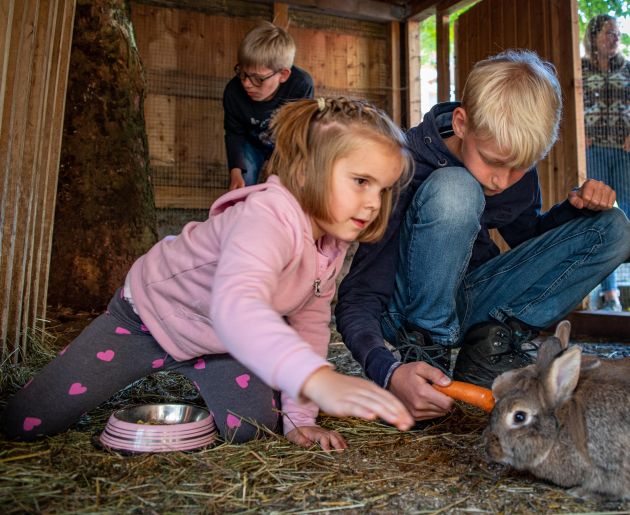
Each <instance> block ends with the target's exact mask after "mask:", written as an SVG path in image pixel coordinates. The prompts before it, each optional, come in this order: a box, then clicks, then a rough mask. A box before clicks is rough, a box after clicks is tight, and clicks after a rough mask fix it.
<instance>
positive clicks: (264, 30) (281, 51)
mask: <svg viewBox="0 0 630 515" xmlns="http://www.w3.org/2000/svg"><path fill="white" fill-rule="evenodd" d="M294 58H295V41H293V38H292V37H291V36H290V35H289V33H288V32H287V31H286V30H284V29H282V28H280V27H276V26H275V25H274V24H273V23H269V22H268V21H263V22H260V23H259V24H258V25H257V26H256V27H254V28H253V29H252V30H250V31H249V32H248V33H247V35H246V36H245V38H243V41H241V44H240V45H239V47H238V64H239V65H240V66H243V67H251V68H256V67H258V66H263V67H265V68H269V69H270V70H273V71H279V70H281V69H283V68H291V66H293V59H294Z"/></svg>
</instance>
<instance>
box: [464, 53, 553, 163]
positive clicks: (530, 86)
mask: <svg viewBox="0 0 630 515" xmlns="http://www.w3.org/2000/svg"><path fill="white" fill-rule="evenodd" d="M462 107H463V108H464V110H465V111H466V116H467V120H468V125H467V128H468V129H470V130H472V132H474V133H475V135H476V136H477V137H479V138H480V139H482V140H486V141H488V140H491V141H493V142H495V143H496V144H497V146H498V149H499V151H501V152H502V153H504V154H505V155H506V156H507V157H508V162H507V163H506V165H509V166H511V167H513V168H515V169H529V168H531V167H532V166H534V165H535V164H536V163H537V162H538V161H540V160H541V159H543V158H544V157H545V156H546V155H547V153H548V152H549V150H550V149H551V147H552V146H553V144H554V143H555V142H556V139H557V138H558V127H559V125H560V117H561V114H562V92H561V90H560V84H559V82H558V78H557V76H556V70H555V68H554V66H553V65H552V64H551V63H548V62H546V61H543V60H541V59H540V57H538V55H536V54H535V53H534V52H531V51H528V50H508V51H506V52H502V53H500V54H497V55H495V56H492V57H489V58H487V59H485V60H483V61H480V62H478V63H477V64H475V66H474V68H473V70H472V72H471V73H470V75H469V76H468V79H467V80H466V84H465V86H464V91H463V93H462Z"/></svg>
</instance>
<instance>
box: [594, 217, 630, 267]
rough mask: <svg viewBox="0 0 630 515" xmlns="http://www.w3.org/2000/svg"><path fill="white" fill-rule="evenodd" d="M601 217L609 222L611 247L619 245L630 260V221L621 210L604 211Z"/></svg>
mask: <svg viewBox="0 0 630 515" xmlns="http://www.w3.org/2000/svg"><path fill="white" fill-rule="evenodd" d="M600 216H601V217H603V218H605V219H607V221H608V227H609V229H608V234H609V239H610V244H611V245H619V246H620V250H621V251H622V252H625V253H626V256H627V257H626V259H627V258H630V220H628V217H627V216H626V214H625V213H624V212H623V211H622V210H621V209H619V208H616V207H614V208H612V209H609V210H607V211H602V212H601V214H600Z"/></svg>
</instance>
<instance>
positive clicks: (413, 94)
mask: <svg viewBox="0 0 630 515" xmlns="http://www.w3.org/2000/svg"><path fill="white" fill-rule="evenodd" d="M406 25H407V45H406V47H405V57H406V59H407V106H406V110H407V126H408V127H407V128H411V127H415V126H416V125H418V124H419V123H420V120H421V119H422V113H421V98H422V97H421V93H422V90H421V83H420V22H418V21H414V20H409V21H407V23H406Z"/></svg>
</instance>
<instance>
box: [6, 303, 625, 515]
mask: <svg viewBox="0 0 630 515" xmlns="http://www.w3.org/2000/svg"><path fill="white" fill-rule="evenodd" d="M62 318H63V317H62ZM88 318H89V315H87V314H83V315H77V316H68V314H66V315H65V323H62V324H57V325H54V324H53V325H51V326H49V329H48V331H50V332H49V333H45V334H42V335H37V337H36V338H34V345H36V347H37V348H36V352H34V353H33V357H32V358H30V360H29V362H28V363H26V364H24V365H22V366H19V367H15V366H11V365H9V364H6V363H5V364H3V365H2V369H1V370H0V372H2V376H1V379H0V388H1V394H0V409H1V408H2V407H3V406H4V403H5V401H6V398H7V397H8V395H10V394H11V393H12V392H14V391H15V390H16V389H17V388H18V387H19V386H20V385H21V384H24V383H25V382H26V381H27V380H28V378H29V377H30V376H31V375H32V374H33V373H34V372H35V371H36V370H37V369H38V368H40V367H41V366H42V365H43V364H44V363H46V362H47V361H49V359H50V358H51V357H52V355H54V353H55V352H56V350H57V349H60V348H63V346H65V344H66V343H67V342H68V341H69V340H70V339H71V338H72V337H73V336H74V335H75V334H76V331H77V330H78V329H80V328H81V327H83V326H84V325H85V322H86V321H87V319H88ZM334 340H336V341H338V340H339V338H338V335H335V338H334ZM330 359H331V361H333V362H334V363H335V365H336V366H337V367H338V368H339V369H341V370H343V371H344V372H346V373H350V374H354V375H359V374H360V373H361V372H360V369H359V367H358V365H357V363H356V362H354V360H352V358H351V357H350V355H349V353H348V352H347V351H346V349H345V347H344V346H343V344H341V343H333V344H332V345H331V352H330ZM178 400H185V401H187V402H192V403H200V402H201V401H200V399H199V397H198V396H197V392H196V390H195V389H194V388H193V387H192V385H190V384H189V383H188V382H187V381H186V380H184V379H183V378H181V377H180V376H178V375H176V374H167V373H158V374H155V375H154V376H153V377H150V378H147V379H144V380H142V381H138V382H136V383H134V384H133V385H131V386H130V387H128V388H127V389H125V390H124V391H122V392H120V393H119V394H118V395H117V396H116V397H114V398H112V399H111V400H110V401H109V403H108V404H107V405H105V406H102V407H100V408H99V409H97V410H94V411H93V412H90V413H89V414H87V415H86V416H84V417H83V418H82V419H81V420H80V421H79V423H78V424H77V425H76V427H75V428H74V429H72V430H70V431H67V432H66V433H64V434H61V435H58V436H55V437H51V438H46V439H43V440H41V441H38V442H36V443H16V442H9V441H6V440H4V439H2V438H1V437H0V513H3V514H7V515H8V514H18V513H20V514H21V513H77V514H87V513H116V514H118V513H138V514H145V513H146V514H152V513H159V514H162V513H247V512H264V513H304V514H306V513H334V512H340V511H344V512H349V513H379V514H380V513H550V512H554V513H560V512H562V513H568V512H572V513H594V512H599V513H603V512H607V513H630V503H625V504H623V503H610V502H608V503H597V502H594V501H581V500H578V499H574V498H572V497H570V496H569V495H567V494H566V493H565V491H564V490H563V489H561V488H557V487H555V486H553V485H550V484H547V483H544V482H542V481H539V480H537V479H535V478H533V477H531V476H529V475H527V474H521V473H518V472H516V471H513V470H511V469H508V468H506V467H502V466H498V465H488V464H487V463H486V462H485V461H484V459H483V454H482V448H481V440H480V437H481V431H482V430H483V428H484V427H485V424H486V419H487V416H486V415H485V414H484V413H483V412H481V411H478V410H476V409H475V408H469V407H467V406H464V405H458V406H457V408H456V409H455V410H453V412H452V413H451V414H450V415H449V416H448V417H447V418H445V419H443V420H439V421H436V422H434V423H433V424H430V425H426V426H425V427H423V428H418V429H416V430H413V431H409V432H406V433H402V432H399V431H397V430H395V429H392V428H391V427H388V426H385V425H382V424H379V423H368V422H363V421H360V420H357V419H337V418H333V417H327V416H323V417H321V420H320V422H321V424H322V425H323V426H324V427H327V428H331V429H335V430H337V431H339V432H340V433H342V434H343V435H344V437H345V438H346V439H347V441H348V444H349V448H348V449H347V450H346V451H344V452H342V453H332V454H327V453H325V452H323V451H321V450H318V449H317V448H311V449H307V450H304V449H300V448H298V447H296V446H294V445H292V444H289V443H288V442H287V441H286V440H284V438H282V437H279V436H275V435H267V437H265V438H263V439H261V440H258V441H255V442H251V443H248V444H245V445H231V444H229V443H221V442H219V443H218V444H217V445H214V446H212V447H210V448H207V449H204V450H200V451H195V452H174V453H164V454H152V455H151V454H138V455H122V454H118V453H112V452H107V451H103V450H101V449H99V448H97V447H96V446H95V445H94V444H93V440H94V436H95V435H97V434H98V433H99V432H100V431H101V430H102V428H103V427H104V424H105V421H106V420H107V417H108V416H109V414H110V412H111V411H112V410H113V409H116V408H118V407H121V406H125V405H128V404H130V403H146V402H169V401H178Z"/></svg>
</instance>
